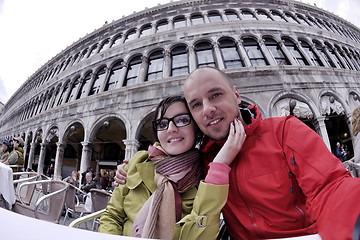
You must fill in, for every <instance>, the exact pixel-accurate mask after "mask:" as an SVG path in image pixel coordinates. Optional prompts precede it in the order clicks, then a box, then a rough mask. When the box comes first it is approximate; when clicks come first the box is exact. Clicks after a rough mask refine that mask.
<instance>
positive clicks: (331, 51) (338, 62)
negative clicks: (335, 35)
mask: <svg viewBox="0 0 360 240" xmlns="http://www.w3.org/2000/svg"><path fill="white" fill-rule="evenodd" d="M325 46H326V47H327V49H328V51H329V53H330V55H331V56H332V57H333V59H335V61H336V63H337V64H338V65H339V66H340V68H344V69H345V66H344V65H343V64H342V62H341V61H340V59H339V58H338V56H337V55H336V53H335V49H334V48H333V47H332V46H331V45H330V44H329V43H325Z"/></svg>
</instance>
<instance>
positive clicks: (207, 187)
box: [99, 151, 229, 239]
mask: <svg viewBox="0 0 360 240" xmlns="http://www.w3.org/2000/svg"><path fill="white" fill-rule="evenodd" d="M125 170H127V183H126V184H125V185H121V186H119V187H117V188H115V190H114V192H113V195H112V197H111V199H110V202H109V203H108V205H107V207H106V211H105V212H104V213H103V215H102V216H101V218H100V227H99V232H102V233H110V234H117V235H124V236H130V235H131V228H132V224H133V222H134V219H135V217H136V214H137V213H138V212H139V210H140V209H141V207H142V206H143V205H144V203H145V202H146V200H147V199H148V198H149V197H150V196H151V194H152V193H153V192H154V191H155V190H156V189H157V187H156V185H155V182H154V165H153V163H152V161H150V160H148V152H147V151H140V152H137V153H136V154H135V156H134V157H133V158H132V159H131V160H130V161H129V163H128V164H127V165H126V167H125ZM228 189H229V185H212V184H206V183H204V182H203V181H201V182H200V185H199V187H193V188H191V189H189V190H188V191H187V192H184V193H182V194H180V195H181V198H182V210H183V211H182V212H183V213H182V219H181V220H180V221H179V222H177V223H176V225H175V233H174V237H173V239H216V237H217V235H218V231H219V220H220V211H221V209H222V207H223V206H224V205H225V203H226V200H227V195H228ZM196 220H197V222H196Z"/></svg>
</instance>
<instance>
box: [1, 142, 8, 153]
mask: <svg viewBox="0 0 360 240" xmlns="http://www.w3.org/2000/svg"><path fill="white" fill-rule="evenodd" d="M2 147H3V150H4V151H6V150H7V149H8V147H7V145H6V144H5V143H3V145H2Z"/></svg>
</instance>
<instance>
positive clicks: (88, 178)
mask: <svg viewBox="0 0 360 240" xmlns="http://www.w3.org/2000/svg"><path fill="white" fill-rule="evenodd" d="M85 178H86V182H91V180H92V174H91V173H90V172H88V173H86V175H85Z"/></svg>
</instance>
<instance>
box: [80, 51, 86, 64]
mask: <svg viewBox="0 0 360 240" xmlns="http://www.w3.org/2000/svg"><path fill="white" fill-rule="evenodd" d="M87 51H88V50H87V49H85V50H84V51H82V53H81V55H80V58H79V62H80V61H82V60H83V59H84V58H85V56H86V54H87Z"/></svg>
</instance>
